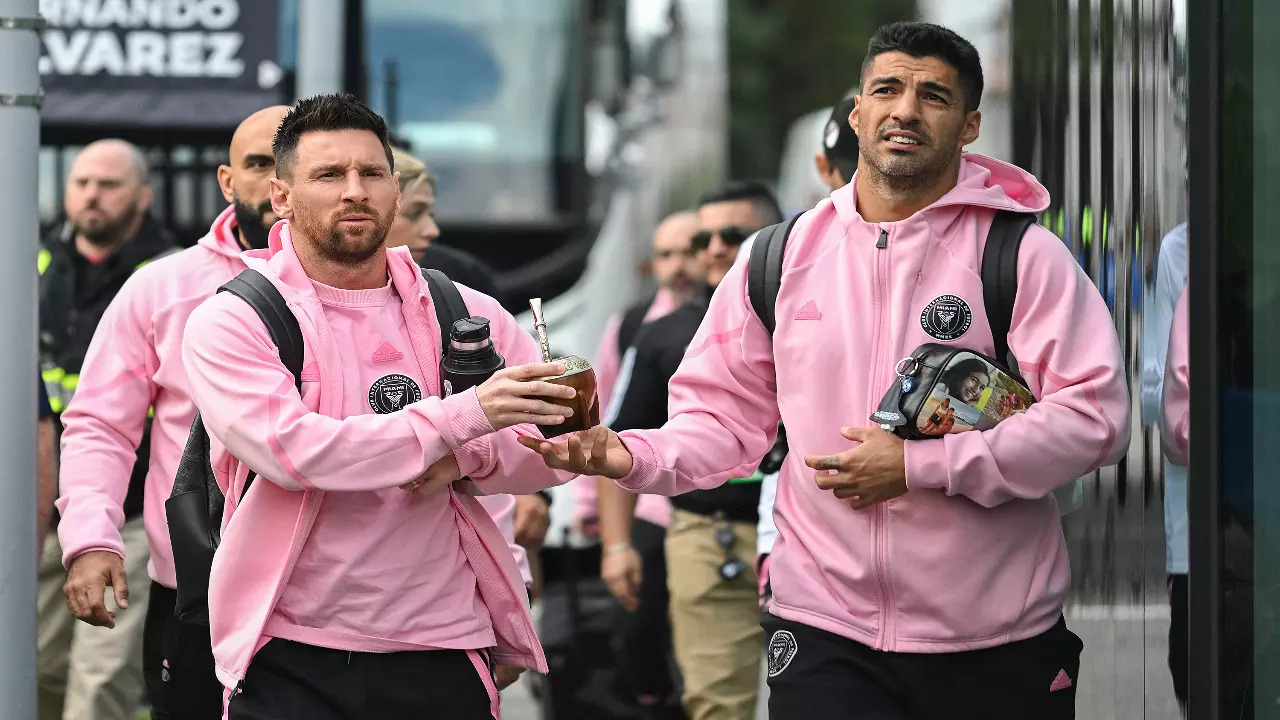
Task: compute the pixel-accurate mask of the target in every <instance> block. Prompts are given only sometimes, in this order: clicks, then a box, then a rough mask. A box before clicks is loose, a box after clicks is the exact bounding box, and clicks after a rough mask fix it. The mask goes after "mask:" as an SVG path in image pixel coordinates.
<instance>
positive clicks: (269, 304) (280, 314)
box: [218, 269, 303, 497]
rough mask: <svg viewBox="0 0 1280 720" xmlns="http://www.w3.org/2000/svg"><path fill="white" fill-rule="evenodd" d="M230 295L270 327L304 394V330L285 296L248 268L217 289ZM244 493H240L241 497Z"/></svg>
mask: <svg viewBox="0 0 1280 720" xmlns="http://www.w3.org/2000/svg"><path fill="white" fill-rule="evenodd" d="M224 291H225V292H229V293H231V294H232V295H235V296H236V297H238V298H240V299H241V300H244V301H245V302H246V303H249V307H251V308H253V311H254V312H256V313H258V317H259V318H261V319H262V324H264V325H266V326H267V332H268V333H270V334H271V341H272V342H274V343H275V344H276V349H277V350H278V351H279V352H280V361H281V362H283V363H284V366H285V369H287V370H288V371H289V372H291V373H293V386H294V387H295V388H297V389H298V392H299V393H301V392H302V352H303V343H302V328H300V327H298V318H297V316H295V315H294V314H293V311H292V310H290V309H289V304H288V303H287V302H285V299H284V296H283V295H281V294H280V291H279V290H277V289H276V286H275V285H274V284H272V282H271V281H270V280H268V279H267V277H266V276H265V275H263V274H262V273H260V272H258V271H257V270H253V269H247V270H244V271H242V272H241V273H240V274H239V275H237V276H235V277H233V278H231V279H230V280H229V281H227V284H225V285H223V286H222V287H220V288H218V292H224ZM256 476H257V473H255V472H254V471H252V470H250V471H249V477H248V478H247V479H246V480H245V482H244V492H249V486H250V485H252V484H253V479H254V477H256ZM243 496H244V493H241V497H243Z"/></svg>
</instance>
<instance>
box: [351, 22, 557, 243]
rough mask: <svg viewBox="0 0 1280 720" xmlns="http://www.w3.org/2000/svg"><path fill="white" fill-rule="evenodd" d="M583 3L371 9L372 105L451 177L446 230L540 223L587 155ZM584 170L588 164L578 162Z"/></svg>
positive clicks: (442, 178)
mask: <svg viewBox="0 0 1280 720" xmlns="http://www.w3.org/2000/svg"><path fill="white" fill-rule="evenodd" d="M577 6H578V3H575V2H572V1H571V0H539V1H538V2H524V1H522V0H468V1H467V2H457V1H456V0H368V1H367V2H365V31H366V42H365V53H366V62H365V65H366V67H367V68H368V69H369V70H368V72H369V73H370V77H369V85H368V90H369V101H370V104H371V106H372V107H373V108H374V109H375V110H377V111H378V112H380V113H383V114H384V115H386V116H387V117H388V120H389V122H390V123H391V125H392V130H393V132H395V133H396V134H397V135H399V136H400V137H402V138H403V139H404V140H406V141H407V142H408V143H409V144H410V145H411V146H412V148H413V151H414V153H415V154H417V155H418V156H420V157H422V158H423V159H424V160H425V161H426V162H427V164H428V165H429V166H430V167H431V170H432V172H433V174H435V175H436V177H437V178H438V180H439V188H440V195H441V197H442V198H446V199H447V202H445V203H443V204H442V206H441V211H442V212H441V219H442V221H444V222H499V223H540V222H551V221H554V220H555V219H556V218H557V216H558V214H560V213H561V212H563V211H564V210H565V209H566V203H567V200H566V199H565V198H564V197H562V184H563V183H562V180H563V178H562V177H561V175H562V174H563V173H564V172H565V171H566V168H567V167H568V166H569V165H570V164H571V163H572V162H573V161H574V160H575V159H579V158H580V157H581V138H580V134H581V130H580V124H581V119H580V115H581V111H580V110H578V111H574V110H573V107H574V106H575V105H574V103H575V101H576V93H577V89H578V87H579V84H580V83H579V79H578V77H577V74H576V73H577V71H576V70H575V67H576V65H577V63H575V62H574V55H575V53H576V50H575V48H576V47H577V42H576V40H577V33H578V32H579V31H580V30H579V22H578V15H577ZM578 162H580V160H578Z"/></svg>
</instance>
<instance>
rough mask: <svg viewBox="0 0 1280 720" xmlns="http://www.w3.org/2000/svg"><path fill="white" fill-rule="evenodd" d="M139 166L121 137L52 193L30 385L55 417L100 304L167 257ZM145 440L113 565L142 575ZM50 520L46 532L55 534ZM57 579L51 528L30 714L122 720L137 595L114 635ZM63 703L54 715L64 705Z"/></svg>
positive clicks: (132, 684)
mask: <svg viewBox="0 0 1280 720" xmlns="http://www.w3.org/2000/svg"><path fill="white" fill-rule="evenodd" d="M148 183H149V171H148V168H147V162H146V158H145V157H144V156H143V154H142V153H141V151H139V150H138V148H136V147H134V146H133V145H131V144H129V143H127V142H124V141H122V140H100V141H97V142H94V143H92V144H90V145H87V146H86V147H85V148H84V150H82V151H81V153H80V154H79V155H78V156H77V157H76V160H75V162H74V163H73V165H72V168H71V172H70V174H69V176H68V179H67V185H66V190H65V197H64V210H65V212H66V218H67V219H66V222H65V223H64V224H63V225H62V226H61V227H59V228H58V229H57V230H55V231H54V232H53V233H51V234H50V236H49V237H47V238H46V239H45V241H44V243H43V246H42V247H41V249H40V252H39V255H38V264H37V270H38V271H39V273H40V285H39V287H40V365H41V377H42V379H43V381H44V385H45V389H46V391H47V392H48V396H49V404H50V407H51V408H52V410H53V412H54V415H55V423H54V426H55V431H56V434H57V436H58V437H59V439H60V438H61V434H62V424H61V423H60V422H57V420H56V418H57V416H58V415H60V414H61V413H62V411H63V410H64V409H66V407H67V403H68V402H69V401H70V399H71V396H72V395H73V394H74V393H75V390H76V385H77V384H78V380H79V373H80V366H81V364H82V363H83V362H84V357H85V353H86V352H87V351H88V349H89V341H90V339H92V337H93V333H94V330H96V329H97V326H98V323H99V321H100V320H101V319H102V315H103V313H104V312H105V311H106V309H107V306H108V305H109V304H110V303H111V301H112V300H113V299H114V298H115V296H116V293H118V292H119V291H120V288H121V286H122V285H124V282H125V280H127V279H128V278H129V276H130V275H131V274H133V272H134V271H135V270H137V269H138V268H139V267H141V266H143V265H145V264H147V263H148V262H150V261H152V260H154V259H156V258H158V257H160V256H162V255H166V254H168V253H170V252H174V251H176V250H177V249H178V248H177V247H176V246H175V244H174V242H173V240H172V239H171V237H170V236H169V234H168V233H167V232H165V231H164V230H163V229H162V228H161V227H160V226H159V225H158V224H157V223H156V221H155V220H153V219H152V218H151V217H150V215H149V214H148V210H149V208H150V206H151V188H150V187H149V184H148ZM149 447H150V443H149V439H148V435H147V434H144V435H143V439H142V442H141V444H140V446H139V448H138V461H137V464H136V465H135V466H134V471H133V476H132V479H131V482H130V485H129V492H128V496H127V498H126V500H125V503H124V514H125V524H124V527H123V528H122V530H121V534H122V535H123V537H124V539H125V554H126V556H127V557H126V558H125V567H126V569H127V570H128V572H129V574H130V576H131V577H145V575H146V564H147V561H148V559H149V557H150V553H149V551H148V549H147V547H148V546H147V538H146V532H145V529H144V528H143V527H142V499H143V480H144V478H145V477H146V472H147V463H148V455H149V454H150V453H149ZM56 524H57V517H56V515H55V517H54V520H53V522H52V523H51V526H56ZM65 577H66V574H65V572H64V571H63V567H62V550H61V548H60V547H59V545H58V535H57V531H56V527H51V528H50V530H49V532H48V533H47V535H46V539H45V548H44V552H43V555H42V560H41V566H40V590H39V606H40V607H39V609H40V629H39V638H38V640H39V650H40V667H39V690H40V717H41V718H42V720H43V719H44V718H58V717H62V716H64V714H65V717H68V718H70V717H93V718H104V719H106V718H117V717H118V718H132V717H134V715H135V714H136V704H137V700H138V698H139V697H140V696H141V695H142V687H143V681H142V628H143V625H144V623H143V620H144V619H145V617H146V614H147V608H146V599H147V598H146V594H145V593H136V594H135V595H134V596H133V597H132V598H131V602H130V604H129V608H128V609H127V610H125V611H123V612H120V613H117V620H116V627H115V628H111V629H109V628H100V627H91V626H89V625H86V624H83V623H76V622H75V618H74V617H72V615H71V613H70V612H68V610H67V607H66V604H65V602H64V601H63V597H62V584H63V582H64V580H65ZM64 706H65V709H64Z"/></svg>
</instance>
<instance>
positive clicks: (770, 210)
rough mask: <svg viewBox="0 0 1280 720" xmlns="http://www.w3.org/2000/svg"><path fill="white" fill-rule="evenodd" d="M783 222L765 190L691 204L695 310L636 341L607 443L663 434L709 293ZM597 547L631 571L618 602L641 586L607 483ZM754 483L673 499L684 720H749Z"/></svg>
mask: <svg viewBox="0 0 1280 720" xmlns="http://www.w3.org/2000/svg"><path fill="white" fill-rule="evenodd" d="M781 220H782V213H781V211H780V210H779V209H778V205H777V201H776V200H774V198H773V194H772V193H771V192H770V191H769V189H768V188H767V187H765V186H764V185H762V184H760V183H754V182H734V183H729V184H727V185H725V186H723V187H721V188H719V189H717V190H714V191H712V192H711V193H708V194H707V195H706V196H704V197H703V198H702V200H701V201H700V202H699V203H698V211H697V227H698V231H697V232H696V233H695V234H694V236H693V240H692V242H691V249H692V254H691V255H689V256H688V258H687V259H686V261H685V262H686V268H685V272H686V273H687V274H688V275H689V277H691V278H699V279H700V280H701V287H700V288H699V289H698V290H697V291H696V292H695V297H694V299H693V300H692V301H690V302H687V303H685V304H684V305H682V306H681V307H679V308H678V309H676V310H674V311H672V312H671V313H670V314H668V315H666V316H664V317H662V318H659V319H657V320H654V321H652V322H650V323H648V324H646V325H644V326H642V327H641V329H640V330H639V331H638V332H637V333H636V338H635V342H634V344H633V345H632V347H631V348H630V349H629V350H628V351H627V353H626V355H625V357H624V358H623V361H622V368H621V370H620V372H619V377H618V380H617V383H618V389H617V390H615V395H614V397H616V398H621V399H620V400H618V401H617V402H615V403H613V405H614V407H613V408H612V417H611V418H608V419H607V420H606V424H607V425H609V427H610V428H612V429H613V430H615V431H619V432H620V431H622V430H629V429H650V428H658V427H662V425H663V423H665V422H666V420H667V385H668V383H669V382H670V380H671V376H672V375H674V374H675V371H676V368H678V367H679V365H680V361H681V359H682V358H683V357H684V353H685V348H686V347H688V345H689V343H690V342H691V341H692V340H693V336H694V334H695V333H696V332H697V330H698V326H699V325H700V324H701V323H702V319H703V316H704V315H705V314H706V311H707V306H708V303H709V302H710V297H711V294H712V292H713V291H714V290H715V288H716V287H717V286H718V285H719V284H720V281H721V280H722V279H724V276H725V274H726V273H728V272H729V269H730V268H731V267H733V263H734V260H735V259H736V258H737V255H738V247H739V246H740V245H741V244H742V242H743V241H744V240H746V238H747V237H749V236H750V235H751V234H752V233H754V232H755V231H756V230H758V229H760V228H762V227H764V226H766V225H771V224H773V223H776V222H780V221H781ZM599 491H600V498H599V507H600V535H601V539H602V541H603V542H604V545H605V550H604V552H605V554H606V558H605V561H606V562H610V560H611V556H615V555H624V556H627V557H630V558H632V560H631V562H632V563H633V568H634V569H633V571H632V572H631V573H618V574H614V575H613V576H611V577H610V578H608V579H609V580H610V590H611V591H612V592H613V593H614V594H615V595H616V596H618V597H619V598H623V597H634V596H635V593H636V590H637V589H638V587H639V586H640V584H641V568H640V560H639V556H638V555H636V554H635V553H634V552H632V548H631V546H630V544H629V543H628V542H627V541H626V540H627V538H628V537H629V534H628V532H627V528H628V527H629V525H630V520H631V518H633V517H634V515H635V507H636V497H637V496H635V495H632V494H630V493H627V492H625V491H623V490H621V489H620V488H618V487H617V486H616V485H615V484H614V483H613V482H612V481H609V480H607V479H605V480H604V481H603V482H601V483H600V484H599ZM759 500H760V476H759V473H756V474H755V475H754V476H752V477H748V478H742V479H739V480H734V481H732V482H729V483H727V484H725V485H722V486H721V487H718V488H714V489H712V490H695V491H693V492H689V493H685V494H684V495H679V496H676V497H673V498H671V504H672V506H673V507H674V508H675V511H674V514H673V516H672V519H671V524H670V527H669V528H668V530H667V539H666V563H667V578H668V580H667V586H668V589H669V594H670V599H669V603H670V616H671V626H672V640H673V644H674V646H675V656H676V664H677V665H678V666H679V669H680V674H681V677H682V678H683V680H684V695H683V698H682V705H683V706H684V711H685V713H686V714H687V716H688V717H689V718H690V719H691V720H721V719H723V720H733V719H737V718H750V717H755V705H756V691H757V689H758V687H759V682H760V657H761V651H760V609H759V605H758V599H757V589H756V578H755V571H754V569H753V568H752V564H751V560H752V559H753V558H754V557H755V550H756V522H757V520H758V517H759V516H758V510H757V506H758V503H759ZM649 712H650V715H648V716H647V717H652V718H659V717H668V718H669V717H679V713H678V711H677V710H675V709H674V708H661V707H655V708H650V709H649Z"/></svg>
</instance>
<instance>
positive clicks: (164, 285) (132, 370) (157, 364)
mask: <svg viewBox="0 0 1280 720" xmlns="http://www.w3.org/2000/svg"><path fill="white" fill-rule="evenodd" d="M242 251H243V248H241V246H240V242H239V240H237V238H236V216H235V212H234V209H233V208H231V207H227V208H226V209H225V210H223V211H222V212H221V213H220V214H219V215H218V217H217V219H215V220H214V221H213V225H212V226H211V227H210V228H209V233H208V234H207V235H205V236H204V237H202V238H200V240H199V242H197V243H196V245H195V247H192V248H189V249H187V250H184V251H182V252H179V253H175V254H173V255H171V256H168V257H164V258H160V259H159V260H156V261H154V262H151V263H148V264H147V265H144V266H143V267H142V268H139V269H138V271H137V272H135V273H134V274H133V275H132V276H131V277H130V278H129V280H128V281H127V282H126V283H125V284H124V287H122V288H121V289H120V292H119V293H118V294H117V295H116V298H115V300H113V301H112V303H111V305H110V306H109V307H108V308H107V312H106V313H105V314H104V315H103V317H102V322H101V324H100V325H99V326H98V331H97V332H95V333H94V336H93V340H92V341H91V342H90V344H89V351H88V354H87V355H86V356H85V361H84V365H83V366H82V368H81V371H80V385H79V387H78V388H77V390H76V394H75V396H74V397H73V398H72V400H71V403H70V405H68V406H67V409H66V411H65V412H64V413H63V414H62V422H63V425H64V430H63V434H62V455H61V464H60V469H59V473H60V479H59V490H60V497H59V498H58V511H59V512H60V513H61V514H62V517H63V519H64V522H61V523H59V524H58V540H59V541H60V542H61V544H62V559H63V564H64V565H66V566H70V565H71V563H72V562H73V561H74V560H75V559H76V558H78V557H80V556H81V555H83V554H85V553H87V552H92V551H95V550H106V551H109V552H113V553H115V554H117V555H119V556H121V557H124V541H123V540H122V539H121V537H120V526H121V525H122V524H123V523H124V510H123V507H124V498H125V495H126V494H127V493H128V490H129V477H130V474H131V473H132V472H133V464H134V462H135V459H136V456H135V454H134V453H135V448H137V446H138V442H139V441H140V440H141V438H142V432H143V428H144V427H145V425H146V420H147V414H148V412H149V411H150V410H151V409H152V408H154V419H153V420H152V425H151V457H150V461H149V465H148V468H147V479H146V489H145V497H144V503H145V504H144V506H143V524H144V525H145V526H146V529H147V541H148V545H150V548H151V560H150V563H149V566H148V574H149V575H150V576H151V578H152V579H153V580H155V581H156V582H158V583H160V584H161V585H164V586H165V587H168V588H173V587H175V586H176V585H177V577H176V576H175V575H174V570H173V550H172V547H171V546H170V544H169V523H168V519H167V517H166V515H165V509H164V503H165V500H167V499H168V498H169V494H170V493H171V492H172V491H173V478H174V475H175V474H176V472H177V469H178V460H179V459H180V458H181V457H182V449H183V446H184V445H185V444H186V442H187V434H188V433H189V432H190V431H191V421H192V420H193V419H194V418H195V415H196V407H195V404H194V403H193V402H192V401H191V391H190V389H189V385H188V382H187V373H186V371H185V370H184V369H183V367H182V332H183V329H184V328H185V327H186V324H187V318H188V317H189V316H190V315H191V311H192V310H194V309H195V308H196V306H198V305H199V304H200V303H202V302H204V301H205V300H206V299H208V298H209V297H210V296H212V295H213V294H214V292H216V291H217V289H218V287H219V286H221V285H223V284H224V283H226V282H227V281H228V280H230V279H231V278H233V277H235V276H236V275H238V274H239V273H240V271H241V270H244V269H245V264H244V260H242V259H241V257H240V253H241V252H242ZM482 502H483V504H484V505H485V508H486V509H487V510H489V512H490V513H492V514H493V516H494V520H495V521H497V522H498V524H499V527H501V528H502V530H503V537H505V538H507V539H508V544H509V545H510V546H511V550H512V553H513V554H515V557H516V559H517V562H518V563H519V565H520V573H521V575H522V576H523V577H524V578H525V580H526V582H529V581H530V578H531V575H530V573H529V562H528V559H527V557H526V554H525V551H524V548H522V547H520V546H519V545H517V544H516V543H515V529H514V518H515V498H512V497H510V496H504V495H495V496H490V497H486V498H484V499H483V501H482Z"/></svg>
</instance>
